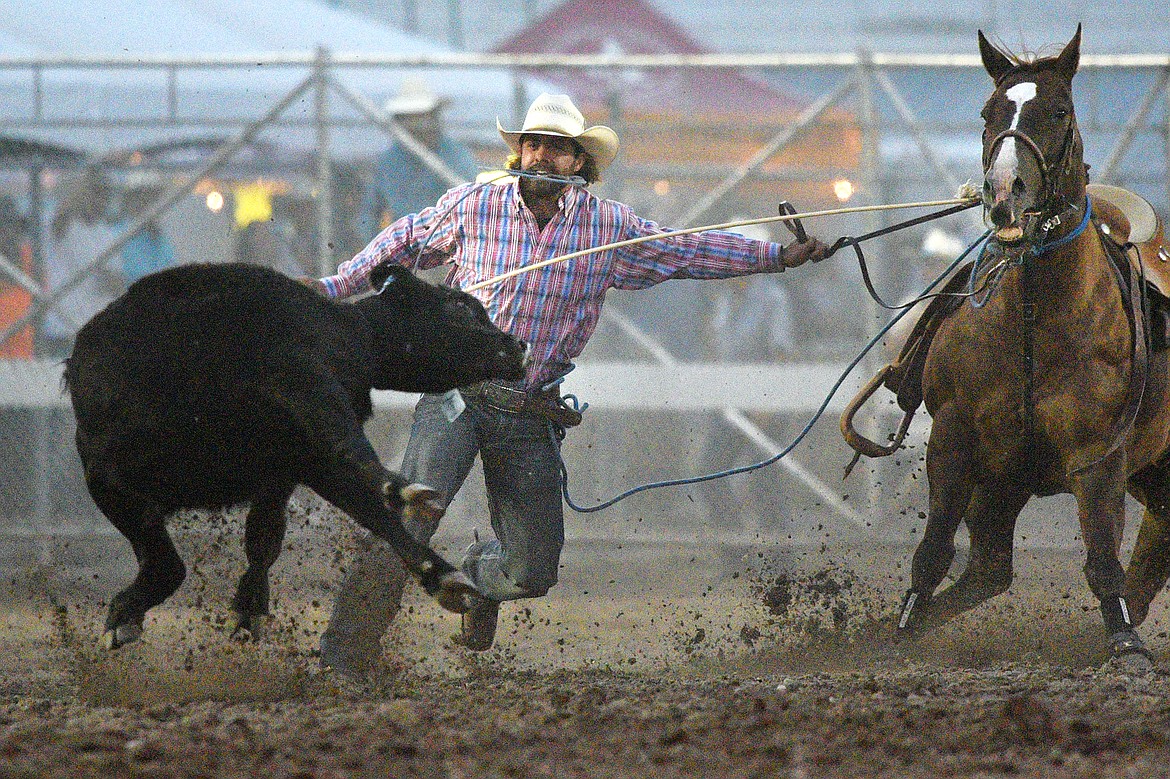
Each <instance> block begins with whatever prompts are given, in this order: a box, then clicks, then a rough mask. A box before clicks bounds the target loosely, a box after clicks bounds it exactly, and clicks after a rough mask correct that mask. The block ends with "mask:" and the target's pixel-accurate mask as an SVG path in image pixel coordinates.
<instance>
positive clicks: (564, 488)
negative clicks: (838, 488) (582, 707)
mask: <svg viewBox="0 0 1170 779" xmlns="http://www.w3.org/2000/svg"><path fill="white" fill-rule="evenodd" d="M950 202H954V201H950ZM806 216H807V215H806ZM990 234H991V231H990V230H988V231H986V232H984V233H983V235H981V236H979V237H978V238H977V239H975V242H974V243H972V244H971V245H970V246H968V247H967V248H966V249H965V250H964V251H963V253H962V254H960V255H959V256H958V257H957V258H956V259H955V261H954V262H952V263H951V264H950V265H949V266H947V268H946V270H944V271H943V272H942V273H940V274H939V275H938V276H937V277H936V278H935V279H934V280H933V281H931V282H930V284H928V285H927V287H926V289H924V290H923V292H922V295H921V296H920V297H924V296H925V295H927V294H928V293H929V292H930V291H931V290H932V289H934V288H935V287H937V286H938V285H939V284H941V283H942V281H943V279H945V278H946V277H947V276H949V275H950V274H951V272H952V271H953V270H954V269H955V268H957V267H958V266H959V264H960V263H962V262H963V260H964V259H966V257H967V255H968V254H970V253H971V252H972V250H974V249H975V247H976V246H978V245H979V244H981V243H983V241H984V240H986V239H987V237H988V236H989V235H990ZM910 311H911V309H910V308H904V309H902V310H901V311H899V312H898V314H897V315H895V316H894V317H892V318H891V319H890V321H889V322H887V323H886V324H885V326H884V327H882V329H881V330H879V331H878V333H877V335H875V336H874V337H873V338H871V339H870V340H869V342H868V343H867V344H866V345H865V346H864V347H863V348H862V350H861V353H860V354H858V355H857V356H856V357H854V358H853V360H852V361H850V363H849V365H847V366H846V367H845V370H844V371H843V372H842V373H841V375H840V377H838V379H837V381H836V382H834V383H833V386H832V387H831V388H830V389H829V392H828V394H826V395H825V399H824V400H823V401H822V402H821V405H820V406H819V407H818V408H817V410H816V411H815V412H814V413H813V415H812V418H811V419H809V421H808V423H807V424H805V426H804V428H802V429H801V431H800V432H799V433H798V434H797V435H796V438H794V439H793V441H792V443H790V444H789V445H788V446H786V447H784V449H782V450H781V451H780V452H778V453H776V454H775V455H773V456H772V457H769V458H768V459H767V460H761V461H760V462H757V463H753V464H751V465H741V466H738V467H735V468H728V469H726V470H723V471H717V472H715V473H708V474H704V475H702V476H692V477H689V478H685V479H667V480H664V481H656V482H650V483H648V484H641V485H639V486H637V487H632V488H630V489H628V490H626V491H625V492H623V493H621V494H619V495H616V496H614V497H612V498H610V499H609V500H607V501H604V502H602V503H598V504H596V505H594V506H578V505H577V504H576V503H574V502H573V498H572V497H571V496H570V495H569V471H568V468H567V467H566V466H565V460H564V458H563V457H561V456H560V447H559V446H557V457H558V459H559V460H560V463H561V494H562V495H563V496H564V498H565V503H566V504H567V505H568V506H569V508H571V509H573V510H574V511H576V512H578V513H581V514H591V513H593V512H595V511H601V510H602V509H606V508H609V507H610V506H612V505H614V504H615V503H617V502H618V501H622V500H625V499H626V498H628V497H630V496H631V495H635V494H637V493H639V492H645V491H646V490H653V489H658V488H660V487H676V486H680V485H684V484H698V483H699V482H704V481H711V480H713V479H722V478H724V477H727V476H735V475H736V474H740V473H748V472H749V471H755V470H759V469H760V468H764V467H766V466H769V465H771V464H773V463H775V462H777V461H778V460H780V459H781V458H783V457H785V456H787V455H788V454H789V453H790V452H792V450H793V449H795V448H796V447H797V446H799V445H800V442H801V441H803V440H804V438H805V436H807V435H808V433H809V431H811V430H812V428H813V425H815V424H816V423H817V422H818V421H819V420H820V418H821V417H822V416H823V415H824V413H825V410H826V409H827V408H828V407H829V402H830V401H831V400H832V399H833V397H834V396H835V395H836V394H837V390H839V389H840V388H841V385H842V384H844V383H845V379H846V378H847V377H848V376H849V374H850V373H852V372H853V369H854V368H856V367H857V366H858V364H860V362H861V361H862V359H864V358H865V355H867V354H868V353H869V352H870V350H871V349H873V347H874V346H875V345H877V343H878V342H880V341H881V339H882V337H884V336H885V335H886V333H888V332H889V331H890V330H891V329H892V328H893V327H894V325H896V324H897V323H898V322H899V321H900V320H901V319H902V317H904V316H906V314H908V313H910ZM566 397H569V396H566ZM573 405H574V406H575V405H576V398H575V397H574V398H573ZM549 435H551V436H553V443H554V445H555V444H558V443H559V441H560V437H559V436H557V431H556V429H555V426H554V425H553V424H552V423H550V424H549Z"/></svg>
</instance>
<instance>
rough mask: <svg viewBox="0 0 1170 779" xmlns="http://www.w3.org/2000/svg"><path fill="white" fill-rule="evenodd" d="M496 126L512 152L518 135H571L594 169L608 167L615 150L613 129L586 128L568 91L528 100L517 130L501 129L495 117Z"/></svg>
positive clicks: (615, 153)
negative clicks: (590, 158)
mask: <svg viewBox="0 0 1170 779" xmlns="http://www.w3.org/2000/svg"><path fill="white" fill-rule="evenodd" d="M496 129H497V130H498V131H499V133H500V137H501V138H503V139H504V142H505V143H507V144H508V147H509V148H510V149H511V150H512V151H513V152H514V153H516V154H519V153H520V136H522V135H528V134H532V135H559V136H561V137H563V138H572V139H573V140H575V141H576V142H577V143H579V144H580V145H581V148H582V149H584V150H585V151H586V152H588V153H589V155H590V156H591V157H593V161H594V162H595V163H596V164H597V169H598V170H604V169H605V168H606V167H608V166H609V164H610V163H611V162H613V161H614V158H615V157H617V153H618V137H617V133H615V132H614V131H613V130H611V129H610V128H608V127H606V126H605V125H602V124H599V125H594V126H593V127H590V128H586V127H585V117H584V116H583V115H582V114H581V112H580V111H578V110H577V106H575V105H573V101H572V100H570V99H569V97H568V95H550V94H548V93H547V92H545V93H542V94H541V95H540V96H539V97H537V98H536V100H534V101H532V106H531V107H530V108H529V109H528V113H527V114H526V115H525V116H524V126H523V127H521V128H520V129H519V130H505V129H504V128H503V126H502V125H501V124H500V120H499V119H498V118H497V119H496Z"/></svg>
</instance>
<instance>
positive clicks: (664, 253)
mask: <svg viewBox="0 0 1170 779" xmlns="http://www.w3.org/2000/svg"><path fill="white" fill-rule="evenodd" d="M629 225H630V229H629V233H630V235H629V236H626V237H638V236H641V235H653V234H655V233H661V232H664V230H663V229H662V228H660V227H658V225H657V224H655V223H654V222H650V221H648V220H644V219H641V218H640V217H632V220H631V221H630V223H629ZM619 252H620V253H619V254H618V265H619V268H618V273H617V280H618V283H617V285H616V286H619V287H622V288H626V289H638V288H642V287H647V286H651V285H653V284H657V283H659V282H661V281H666V280H667V279H686V278H691V279H721V278H731V277H734V276H747V275H750V274H753V273H777V272H782V271H784V270H786V269H787V268H795V267H797V266H799V265H803V264H804V263H806V262H810V261H811V262H819V261H820V260H823V259H824V258H825V257H827V256H828V255H829V247H828V246H826V245H825V244H824V243H823V242H821V241H820V240H818V239H816V238H812V237H809V238H808V239H807V240H806V241H804V242H803V243H802V242H798V241H793V242H792V243H791V244H789V245H788V246H783V245H781V244H779V243H773V242H771V241H758V240H755V239H752V238H747V237H745V236H742V235H740V234H739V233H733V232H729V231H725V230H706V231H704V232H701V233H689V234H686V235H677V236H672V237H669V238H663V239H661V240H656V241H647V242H644V243H639V244H634V245H632V246H629V247H626V248H625V249H623V250H619Z"/></svg>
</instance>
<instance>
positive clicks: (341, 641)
mask: <svg viewBox="0 0 1170 779" xmlns="http://www.w3.org/2000/svg"><path fill="white" fill-rule="evenodd" d="M496 129H497V130H498V131H499V133H500V136H501V137H502V138H503V139H504V141H505V142H506V143H507V144H508V147H509V149H511V152H512V154H511V156H509V158H508V161H507V164H506V168H507V170H508V171H509V172H510V174H511V175H509V176H508V177H507V178H506V179H504V180H488V181H485V182H481V183H476V184H467V185H464V186H459V187H456V188H454V189H452V190H450V191H448V192H447V193H446V194H445V195H443V196H442V197H441V198H440V199H439V201H438V203H437V204H436V205H434V206H433V207H431V208H426V209H423V210H422V211H421V212H419V213H417V214H411V215H409V216H404V217H402V218H401V219H399V220H398V221H396V222H394V224H392V225H390V226H389V227H388V228H386V229H385V230H383V231H382V232H381V233H380V234H379V235H378V236H377V237H376V238H375V239H374V240H373V241H372V242H371V243H370V244H369V246H367V247H366V248H365V249H364V250H362V251H361V252H360V253H358V255H357V256H355V257H354V258H353V259H352V260H349V261H348V262H345V263H342V265H341V266H340V267H339V268H338V272H337V274H336V275H334V276H330V277H327V278H324V279H316V280H312V282H311V283H312V284H313V285H314V286H316V287H317V288H318V289H319V290H321V291H322V292H324V293H325V294H327V295H330V296H332V297H346V296H348V295H353V294H355V293H358V292H360V291H362V290H364V289H366V287H367V281H366V280H367V278H368V277H369V275H370V271H371V270H372V269H373V268H374V267H375V266H376V265H378V264H379V263H382V262H385V261H387V260H389V261H392V262H395V263H399V264H403V265H408V266H413V267H419V268H432V267H435V266H438V265H440V264H443V263H446V264H449V265H450V266H451V267H450V270H449V272H448V274H447V277H446V283H447V284H449V285H451V286H453V287H457V288H461V289H462V288H467V287H470V286H472V285H474V284H476V283H477V282H481V281H484V280H487V279H491V278H493V277H495V276H498V275H500V274H501V273H504V272H506V271H509V270H512V269H514V268H519V267H522V266H525V265H530V264H532V263H534V262H539V261H540V260H544V259H549V258H551V257H554V256H557V255H562V254H568V253H570V252H573V251H577V250H581V249H588V248H591V247H596V246H601V245H603V244H608V243H612V242H616V241H619V240H625V239H629V238H636V237H639V236H647V235H654V234H657V233H661V232H663V230H662V229H661V228H659V226H658V225H656V224H655V223H653V222H650V221H647V220H645V219H642V218H641V217H639V216H637V215H636V214H635V213H634V212H633V210H632V209H631V208H630V207H629V206H627V205H625V204H622V203H618V202H615V201H612V200H603V199H601V198H598V197H596V196H595V195H593V194H592V193H590V192H589V190H588V186H589V185H590V184H593V183H596V182H597V181H598V180H600V177H601V173H602V171H604V170H605V169H606V167H608V166H609V165H610V163H612V162H613V161H614V158H615V157H616V156H617V152H618V138H617V135H616V133H614V131H613V130H611V129H610V128H608V127H605V126H603V125H597V126H593V127H586V125H585V118H584V116H582V114H581V112H580V111H578V110H577V108H576V106H574V105H573V103H572V101H571V100H570V99H569V98H568V97H566V96H565V95H550V94H542V95H540V96H539V97H537V98H536V100H535V101H533V103H532V106H531V107H530V108H529V110H528V113H527V115H526V116H525V118H524V124H523V126H522V127H521V128H520V129H519V130H505V129H504V128H503V127H502V126H501V125H500V123H499V121H498V120H497V122H496ZM827 254H828V248H827V247H826V246H825V245H824V244H823V243H821V242H820V241H818V240H816V239H815V238H812V239H808V240H807V241H806V242H804V243H793V244H791V245H789V246H787V247H785V246H781V245H780V244H777V243H771V242H767V241H759V240H752V239H749V238H746V237H744V236H742V235H738V234H735V233H730V232H723V231H715V230H711V231H707V232H702V233H695V234H689V235H682V236H676V237H671V238H664V239H661V240H651V241H646V242H643V243H639V244H635V245H630V246H627V247H625V248H615V249H608V250H604V251H601V252H597V253H595V254H592V255H586V256H585V257H583V258H581V259H579V260H576V261H574V262H571V263H569V262H564V263H553V264H550V265H546V266H545V267H543V268H541V269H540V270H538V271H533V272H530V273H522V274H519V275H515V276H512V277H510V278H508V279H506V280H503V281H500V282H499V283H497V284H495V285H490V286H487V287H485V288H483V289H479V290H476V291H474V292H473V294H475V295H476V297H478V298H479V300H480V301H481V302H482V303H483V305H484V307H485V308H486V309H487V312H488V314H489V316H490V317H491V318H492V320H493V321H494V322H495V323H496V325H497V326H498V327H500V328H501V329H503V330H505V331H507V332H510V333H512V334H513V335H515V336H517V337H518V338H520V339H521V340H523V341H525V342H526V343H528V344H529V346H530V357H531V362H530V365H529V367H528V371H527V376H526V378H525V379H523V380H521V381H517V382H487V383H483V384H479V385H475V386H473V387H466V388H462V390H461V391H460V392H459V395H458V396H457V397H451V396H443V395H424V396H423V397H422V399H421V400H420V401H419V402H418V405H417V406H416V408H415V412H414V424H413V428H412V430H411V435H410V441H409V443H408V444H407V448H406V453H405V455H404V457H403V462H402V468H401V471H402V474H403V475H404V476H405V477H406V478H407V479H408V480H410V481H412V482H421V483H424V484H427V485H430V486H431V487H434V488H435V489H436V490H439V491H440V492H441V493H442V494H443V496H444V497H443V501H444V504H443V505H444V506H446V505H448V504H449V503H450V501H451V499H452V498H453V497H454V495H455V493H456V491H457V490H458V489H459V488H460V486H462V484H463V481H464V479H465V478H466V477H467V474H468V473H469V471H470V470H471V467H472V464H473V462H474V460H475V457H476V454H477V453H478V454H479V455H480V457H481V459H482V462H483V470H484V478H485V482H486V488H487V494H488V502H489V504H490V511H491V525H492V529H493V531H495V538H492V539H488V540H484V541H480V540H478V539H477V540H476V542H475V543H474V544H472V545H471V546H470V547H469V549H468V550H467V554H466V555H465V557H464V559H463V561H462V570H463V572H464V573H465V574H466V575H467V576H468V578H470V579H471V580H472V582H474V584H475V586H476V588H477V589H478V591H479V593H480V594H481V595H482V597H480V598H477V599H476V601H475V604H474V606H473V607H472V608H471V610H470V611H468V612H467V613H466V614H464V615H463V623H462V631H461V633H460V634H459V635H457V636H456V637H454V641H455V643H457V644H459V645H462V646H464V647H466V648H468V649H471V650H475V651H483V650H486V649H488V648H489V647H491V645H492V642H493V640H494V636H495V631H496V621H497V615H498V610H499V605H500V603H501V602H502V601H506V600H515V599H519V598H535V597H540V596H542V595H544V594H545V593H546V592H547V591H548V589H549V588H550V587H552V586H553V585H554V584H555V583H556V581H557V568H558V563H559V560H560V554H561V546H562V544H563V541H564V518H563V509H562V505H561V493H560V461H559V449H560V440H561V438H562V437H563V435H564V432H565V428H566V427H569V426H572V425H573V424H576V423H577V422H579V421H580V416H579V414H576V412H575V411H574V410H573V409H571V408H568V407H566V405H565V404H564V403H563V402H561V400H560V396H559V392H558V390H557V385H558V383H559V380H560V379H561V378H562V377H564V375H565V374H566V373H568V372H569V370H571V369H572V367H573V362H572V361H573V358H575V357H576V356H577V355H578V354H580V353H581V350H582V349H583V348H584V347H585V343H586V341H588V340H589V337H590V336H591V335H592V334H593V331H594V328H595V327H596V325H597V320H598V316H599V314H600V312H601V305H602V301H603V300H604V297H605V293H606V291H607V290H608V289H611V288H618V289H643V288H645V287H649V286H651V285H654V284H657V283H659V282H662V281H667V280H669V279H681V278H695V279H718V278H728V277H733V276H743V275H748V274H752V273H763V272H778V271H783V270H784V269H785V268H791V267H795V266H797V265H801V264H803V263H804V262H806V261H809V260H812V261H814V262H815V261H818V260H821V259H823V258H824V257H825V256H827ZM438 523H439V519H438V518H437V517H436V518H434V519H433V520H426V519H420V520H416V521H413V522H411V523H408V527H407V529H408V530H409V531H410V532H411V533H413V534H414V535H415V536H416V537H417V538H418V539H419V540H420V541H423V542H424V543H427V542H429V540H430V538H431V537H432V536H433V535H434V533H435V531H436V530H437V528H438ZM405 581H406V574H405V571H404V570H403V567H402V565H401V563H400V562H399V561H398V560H397V558H395V557H394V554H393V553H392V552H390V551H389V550H388V548H386V547H384V545H382V544H380V543H378V542H376V541H370V542H367V543H365V544H364V545H363V546H362V548H360V549H359V553H358V556H357V559H356V561H355V564H354V565H353V566H352V567H351V568H350V570H349V572H348V573H347V575H346V577H345V580H344V582H343V584H342V588H341V591H340V593H339V594H338V597H337V601H336V603H335V605H334V609H333V613H332V616H331V619H330V622H329V626H328V627H327V629H326V630H325V632H324V634H323V635H322V637H321V659H322V662H323V664H325V665H328V666H331V667H333V668H334V669H335V670H338V671H340V672H342V673H343V674H344V675H347V676H356V677H361V676H364V675H365V674H366V673H367V672H368V670H369V668H370V663H371V661H372V660H374V659H376V658H377V657H378V655H379V653H380V651H379V650H380V645H379V640H380V638H381V636H382V634H383V633H384V632H385V630H386V628H387V626H388V625H389V624H390V621H391V620H392V619H393V617H394V614H395V613H396V612H397V610H398V606H399V601H400V599H401V595H402V588H403V585H404V583H405Z"/></svg>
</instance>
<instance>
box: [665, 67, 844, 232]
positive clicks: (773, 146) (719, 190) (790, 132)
mask: <svg viewBox="0 0 1170 779" xmlns="http://www.w3.org/2000/svg"><path fill="white" fill-rule="evenodd" d="M855 85H856V80H855V79H852V78H848V79H845V80H844V81H843V82H841V83H840V84H838V85H837V88H836V89H834V90H833V91H832V92H830V93H829V94H827V95H825V96H824V97H822V98H821V99H820V100H818V101H817V102H815V103H813V104H812V105H811V106H809V107H808V108H806V109H805V110H804V111H803V112H802V113H801V114H800V116H798V117H796V121H795V122H793V124H792V125H791V126H790V127H786V128H785V129H784V130H783V131H781V132H780V134H779V135H777V136H776V137H774V138H773V139H772V140H770V141H768V142H767V143H766V144H764V146H763V148H761V149H760V150H759V151H758V152H756V153H755V155H754V156H753V157H752V158H751V159H750V160H748V161H747V162H745V163H744V164H743V165H741V166H739V167H738V168H736V169H735V170H734V171H732V172H731V175H729V176H728V177H727V178H726V179H724V180H723V182H722V183H720V184H719V185H718V186H717V187H715V188H714V189H713V190H711V191H710V192H708V193H707V194H706V195H705V196H704V197H703V198H702V199H701V200H699V202H698V203H696V204H695V205H694V207H693V208H691V210H690V211H688V212H687V213H686V214H685V215H684V216H683V217H682V218H681V219H676V220H674V222H675V224H677V225H679V226H681V227H687V226H689V225H691V224H694V223H695V222H696V221H698V219H699V217H700V216H702V215H703V214H705V213H707V210H708V209H709V208H711V206H713V205H715V204H716V203H717V202H719V200H720V199H722V198H723V196H724V195H726V194H727V193H728V192H730V191H731V190H732V189H734V188H735V187H736V185H738V184H739V182H741V181H743V180H744V179H745V178H747V177H748V175H749V174H750V173H751V172H752V171H754V170H755V169H756V168H758V167H759V166H760V165H763V164H764V163H765V162H766V161H767V160H768V158H769V157H771V156H772V155H773V154H775V153H776V152H778V151H780V150H781V149H782V148H784V147H785V146H787V145H788V144H789V143H791V142H792V140H793V139H794V138H796V137H797V136H798V135H799V134H800V133H802V132H804V131H805V130H806V129H808V127H809V126H810V125H811V124H813V123H814V122H816V121H817V120H818V119H819V118H820V116H821V114H823V113H824V112H825V111H827V110H828V109H829V107H830V106H832V105H834V104H835V103H836V102H837V101H839V100H840V99H841V98H843V97H845V95H847V94H849V92H850V90H852V89H853V87H854V86H855Z"/></svg>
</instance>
